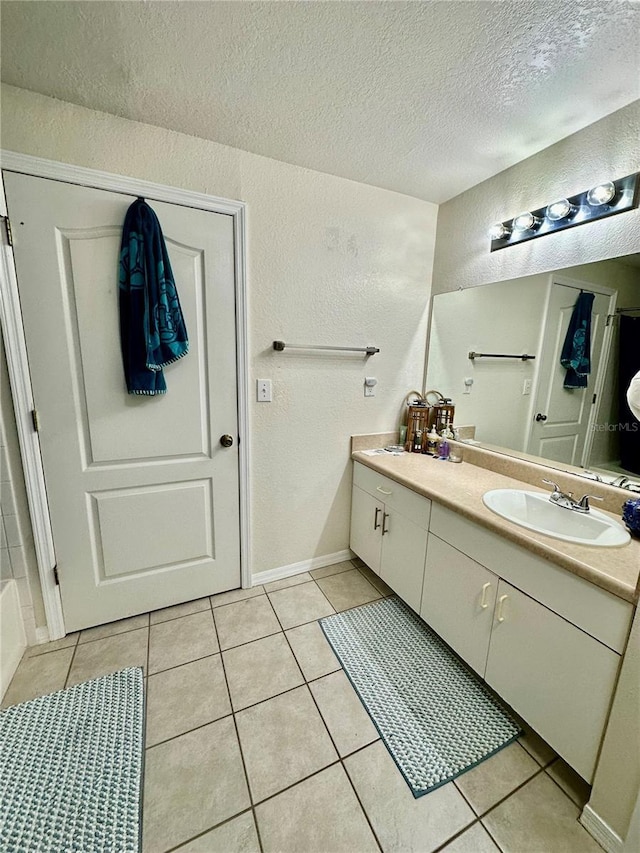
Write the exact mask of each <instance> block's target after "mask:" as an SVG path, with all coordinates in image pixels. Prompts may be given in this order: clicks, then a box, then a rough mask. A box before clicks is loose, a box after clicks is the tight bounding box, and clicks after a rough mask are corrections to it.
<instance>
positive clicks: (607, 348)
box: [524, 273, 618, 468]
mask: <svg viewBox="0 0 640 853" xmlns="http://www.w3.org/2000/svg"><path fill="white" fill-rule="evenodd" d="M554 284H559V285H563V286H565V287H573V288H576V289H577V290H589V291H591V292H592V293H599V294H600V295H602V296H608V297H609V308H608V312H607V313H608V314H609V316H610V315H612V314H614V313H615V308H616V302H617V299H618V291H617V290H615V289H614V288H611V287H607V286H606V285H604V284H594V283H592V282H590V281H582V280H580V279H575V278H570V277H569V276H567V275H562V274H559V275H557V274H556V273H551V274H550V276H549V283H548V285H547V294H546V297H545V303H544V315H543V321H542V324H541V327H540V337H539V342H538V352H539V353H542V345H543V343H544V338H545V334H546V332H547V326H548V323H549V306H550V304H551V294H552V293H553V286H554ZM612 340H613V327H612V324H611V323H610V322H607V324H606V326H605V329H604V337H603V339H602V352H601V353H600V362H599V364H598V368H597V371H596V376H595V382H594V385H593V393H594V394H596V395H597V396H596V400H597V401H598V405H597V406H591V411H590V412H589V421H588V423H587V435H586V437H585V442H584V447H583V448H582V454H581V457H580V466H579V467H582V468H586V467H587V466H586V465H585V464H584V463H585V461H588V460H589V454H590V453H591V447H592V446H593V429H592V426H593V424H594V422H595V419H596V416H597V414H598V411H599V409H600V401H601V400H602V389H603V386H604V378H605V375H606V372H607V366H608V364H609V356H610V353H611V343H612ZM541 381H542V377H541V376H540V372H539V371H538V372H537V374H536V378H535V382H534V388H533V393H532V395H531V403H530V406H529V417H528V426H527V431H526V435H525V442H524V446H525V453H530V452H531V451H530V448H529V442H530V441H531V436H532V433H533V413H534V412H535V410H536V400H537V395H538V391H539V389H540V383H541ZM558 464H560V463H558Z"/></svg>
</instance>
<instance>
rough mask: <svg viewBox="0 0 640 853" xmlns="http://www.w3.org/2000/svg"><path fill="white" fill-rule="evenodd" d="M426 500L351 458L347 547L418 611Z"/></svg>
mask: <svg viewBox="0 0 640 853" xmlns="http://www.w3.org/2000/svg"><path fill="white" fill-rule="evenodd" d="M430 514H431V501H430V500H428V499H427V498H424V497H422V495H417V494H416V493H415V492H412V491H411V490H410V489H407V488H405V487H404V486H401V485H400V484H399V483H396V482H395V481H394V480H390V479H389V478H388V477H384V476H383V475H381V474H377V473H376V472H375V471H372V470H371V468H367V467H366V466H365V465H361V464H360V463H358V462H356V463H355V464H354V473H353V490H352V502H351V540H350V546H351V550H352V551H354V552H355V553H356V554H357V555H358V556H359V557H360V558H361V559H362V560H364V562H365V563H366V564H367V565H368V566H369V568H370V569H372V570H373V571H374V572H376V574H378V575H380V577H381V578H382V580H383V581H385V583H387V584H388V585H389V586H390V587H391V589H393V591H394V592H396V593H397V594H398V595H399V596H400V598H402V599H403V601H406V603H407V604H408V605H409V607H411V608H413V609H414V610H415V611H416V612H419V611H420V601H421V598H422V584H423V577H424V561H425V553H426V549H427V536H428V532H427V531H428V528H429V517H430Z"/></svg>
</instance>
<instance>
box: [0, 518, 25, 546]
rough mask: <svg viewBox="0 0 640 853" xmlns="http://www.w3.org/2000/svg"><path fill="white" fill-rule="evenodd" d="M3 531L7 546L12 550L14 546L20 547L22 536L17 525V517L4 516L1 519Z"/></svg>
mask: <svg viewBox="0 0 640 853" xmlns="http://www.w3.org/2000/svg"><path fill="white" fill-rule="evenodd" d="M3 522H4V530H5V533H6V536H7V545H8V546H9V548H13V547H14V546H15V545H22V534H21V532H20V526H19V524H18V516H17V515H5V516H4V518H3Z"/></svg>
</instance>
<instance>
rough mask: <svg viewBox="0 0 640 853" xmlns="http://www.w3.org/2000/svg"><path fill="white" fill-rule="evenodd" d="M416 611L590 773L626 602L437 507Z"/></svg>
mask: <svg viewBox="0 0 640 853" xmlns="http://www.w3.org/2000/svg"><path fill="white" fill-rule="evenodd" d="M420 615H421V616H422V617H423V619H425V621H426V622H428V624H429V625H431V627H433V629H434V630H435V631H436V632H437V633H438V634H440V636H441V637H442V638H443V639H444V640H445V641H446V642H447V643H448V644H449V645H450V646H451V647H452V648H453V649H454V651H456V652H457V653H458V654H459V655H460V657H461V658H462V659H463V660H465V661H466V662H467V663H468V664H469V666H471V667H472V668H473V669H474V670H475V671H476V672H477V673H478V674H479V675H480V676H482V677H483V678H484V679H485V680H486V682H487V684H489V685H490V686H491V687H492V688H493V689H494V690H495V691H496V693H498V694H499V695H500V696H501V697H502V698H503V699H504V700H505V702H507V703H508V704H509V705H511V707H512V708H513V709H514V710H515V711H516V712H517V713H518V714H520V715H521V716H522V717H523V719H525V720H526V721H527V723H529V725H531V726H532V727H533V728H534V729H535V731H536V732H538V734H539V735H540V736H541V737H543V738H544V739H545V740H546V741H547V742H548V743H549V744H550V745H551V746H552V747H553V748H554V749H555V750H556V751H557V752H558V753H559V754H560V755H561V756H562V757H563V758H564V759H565V761H567V763H568V764H570V765H571V766H572V767H573V768H574V769H575V770H576V771H577V772H578V773H579V774H580V775H581V776H582V777H583V778H584V779H586V780H587V781H590V780H591V779H592V778H593V773H594V770H595V764H596V759H597V755H598V749H599V746H600V742H601V740H602V735H603V733H604V727H605V725H606V722H607V716H608V712H609V706H610V704H611V699H612V696H613V691H614V688H615V683H616V678H617V673H618V668H619V666H620V661H621V652H623V651H624V648H625V644H626V640H627V635H628V632H629V627H630V624H631V619H632V616H633V607H632V605H631V604H629V602H627V601H623V600H622V599H620V598H618V597H617V596H615V595H612V594H611V593H609V592H607V591H606V590H603V589H601V588H599V587H596V586H594V585H593V584H591V583H589V582H588V581H586V580H584V579H583V578H580V577H578V576H577V575H574V574H572V573H571V572H566V571H564V570H563V569H560V568H559V567H557V566H554V565H553V564H552V563H549V562H548V561H547V560H544V559H542V558H541V557H538V556H537V555H535V554H531V553H530V552H528V551H526V550H524V549H523V548H522V547H520V546H518V545H514V544H513V543H511V542H508V541H507V540H504V539H502V538H501V537H500V536H498V535H496V534H494V533H492V532H491V531H489V530H487V529H486V528H484V527H481V526H480V525H478V524H476V523H474V522H472V521H469V520H468V519H466V518H463V517H462V516H460V515H459V514H458V513H455V512H453V511H452V510H449V509H446V508H445V507H442V506H441V505H439V504H434V506H433V510H432V513H431V520H430V533H429V543H428V548H427V559H426V566H425V576H424V588H423V595H422V605H421V610H420Z"/></svg>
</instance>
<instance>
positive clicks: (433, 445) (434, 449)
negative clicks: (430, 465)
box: [427, 426, 440, 456]
mask: <svg viewBox="0 0 640 853" xmlns="http://www.w3.org/2000/svg"><path fill="white" fill-rule="evenodd" d="M439 442H440V436H439V435H438V433H437V432H436V428H435V426H432V427H431V432H430V433H429V434H428V435H427V453H430V454H431V455H432V456H437V455H438V443H439Z"/></svg>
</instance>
